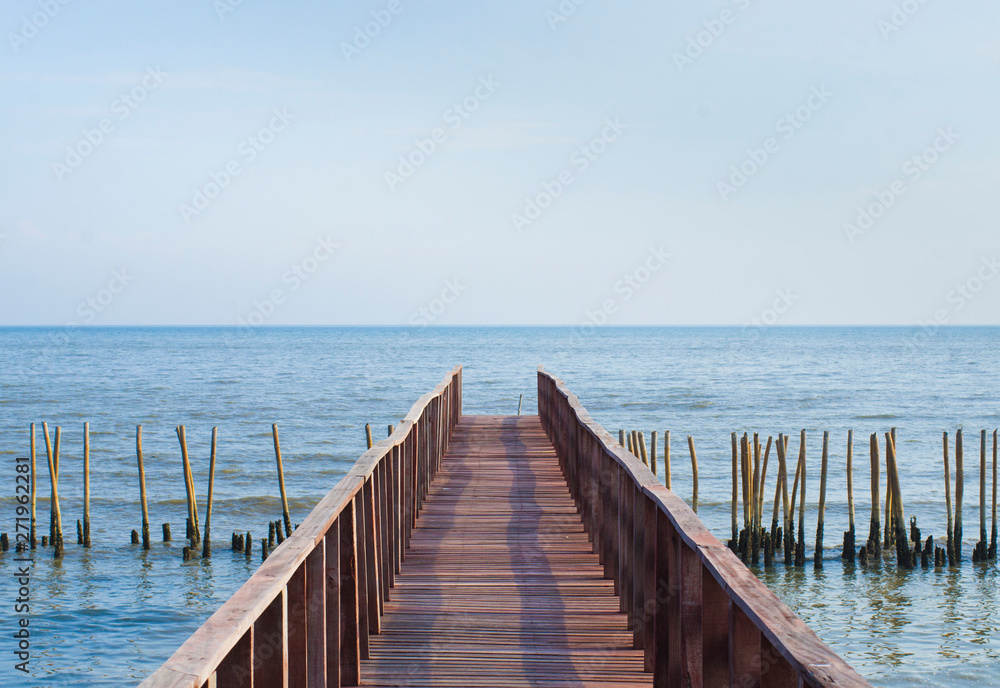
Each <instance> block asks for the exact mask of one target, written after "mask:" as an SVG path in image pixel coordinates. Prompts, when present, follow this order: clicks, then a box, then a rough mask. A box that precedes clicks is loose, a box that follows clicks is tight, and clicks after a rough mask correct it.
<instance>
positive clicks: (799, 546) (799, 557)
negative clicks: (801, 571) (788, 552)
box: [795, 430, 806, 566]
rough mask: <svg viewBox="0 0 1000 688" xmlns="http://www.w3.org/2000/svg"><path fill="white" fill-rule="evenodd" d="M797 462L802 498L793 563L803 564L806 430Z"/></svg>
mask: <svg viewBox="0 0 1000 688" xmlns="http://www.w3.org/2000/svg"><path fill="white" fill-rule="evenodd" d="M799 462H800V463H801V464H802V484H801V486H800V488H801V490H802V498H801V499H800V500H799V537H798V542H797V543H795V548H796V551H795V565H796V566H804V565H805V557H806V550H805V546H806V431H805V430H802V433H801V435H800V436H799Z"/></svg>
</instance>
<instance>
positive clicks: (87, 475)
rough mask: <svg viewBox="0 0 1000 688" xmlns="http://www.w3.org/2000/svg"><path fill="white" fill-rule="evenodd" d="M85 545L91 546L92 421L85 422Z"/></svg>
mask: <svg viewBox="0 0 1000 688" xmlns="http://www.w3.org/2000/svg"><path fill="white" fill-rule="evenodd" d="M83 546H84V547H90V423H84V424H83Z"/></svg>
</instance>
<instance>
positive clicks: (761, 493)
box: [757, 435, 774, 530]
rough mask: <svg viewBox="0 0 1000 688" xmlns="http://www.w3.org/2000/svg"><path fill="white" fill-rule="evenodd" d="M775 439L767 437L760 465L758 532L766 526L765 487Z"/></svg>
mask: <svg viewBox="0 0 1000 688" xmlns="http://www.w3.org/2000/svg"><path fill="white" fill-rule="evenodd" d="M773 440H774V438H773V437H771V436H770V435H768V436H767V446H766V447H765V448H764V458H763V460H762V461H761V464H760V491H759V495H758V497H757V530H760V529H761V528H762V527H763V525H764V498H765V496H766V495H765V490H764V485H765V483H767V464H768V457H770V456H771V444H772V442H773Z"/></svg>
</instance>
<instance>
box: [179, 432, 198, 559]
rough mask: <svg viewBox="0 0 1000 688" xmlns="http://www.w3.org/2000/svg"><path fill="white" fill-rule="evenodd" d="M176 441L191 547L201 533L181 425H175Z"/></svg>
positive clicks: (189, 464) (185, 442)
mask: <svg viewBox="0 0 1000 688" xmlns="http://www.w3.org/2000/svg"><path fill="white" fill-rule="evenodd" d="M177 441H178V442H180V445H181V459H182V460H183V462H184V487H185V489H186V490H187V504H188V525H187V537H188V539H190V541H191V549H192V550H193V549H194V547H195V546H196V545H197V544H198V541H199V540H200V539H201V535H200V534H199V533H198V531H199V528H198V504H197V501H196V500H195V493H194V477H193V476H194V474H193V472H192V470H191V462H190V460H189V459H188V450H187V435H186V433H185V429H184V426H183V425H178V426H177Z"/></svg>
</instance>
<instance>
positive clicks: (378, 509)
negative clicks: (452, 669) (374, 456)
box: [372, 461, 392, 614]
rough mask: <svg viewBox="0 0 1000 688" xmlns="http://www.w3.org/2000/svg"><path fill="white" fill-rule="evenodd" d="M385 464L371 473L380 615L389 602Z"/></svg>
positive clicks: (382, 463)
mask: <svg viewBox="0 0 1000 688" xmlns="http://www.w3.org/2000/svg"><path fill="white" fill-rule="evenodd" d="M385 487H386V485H385V463H384V462H382V461H379V463H378V465H377V466H375V470H373V471H372V489H373V491H374V500H375V504H374V507H375V509H374V510H375V534H374V537H375V543H376V547H375V552H376V554H377V555H378V579H379V601H378V609H379V613H380V614H384V613H385V603H386V602H388V601H389V570H390V569H391V568H392V567H391V566H390V565H389V560H388V554H389V546H388V543H387V542H386V528H387V525H388V524H387V523H386V520H387V518H388V514H387V513H386V503H385Z"/></svg>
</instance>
